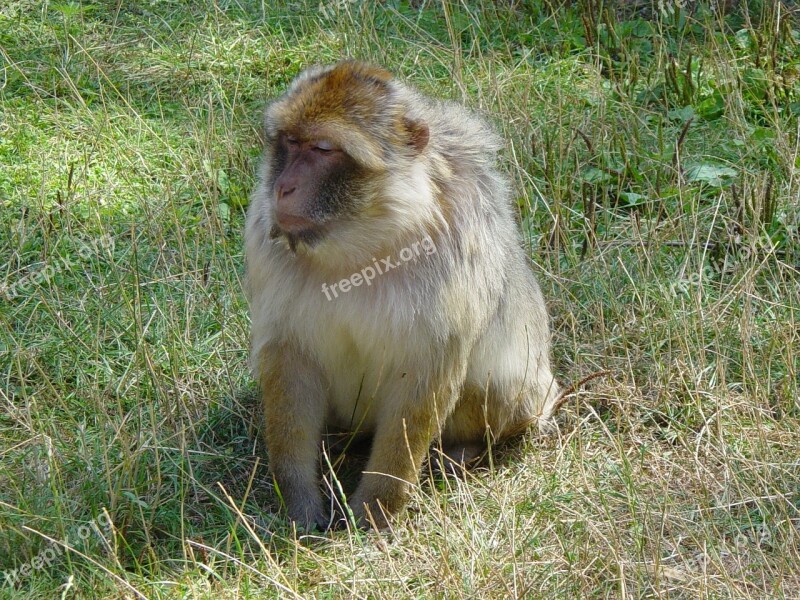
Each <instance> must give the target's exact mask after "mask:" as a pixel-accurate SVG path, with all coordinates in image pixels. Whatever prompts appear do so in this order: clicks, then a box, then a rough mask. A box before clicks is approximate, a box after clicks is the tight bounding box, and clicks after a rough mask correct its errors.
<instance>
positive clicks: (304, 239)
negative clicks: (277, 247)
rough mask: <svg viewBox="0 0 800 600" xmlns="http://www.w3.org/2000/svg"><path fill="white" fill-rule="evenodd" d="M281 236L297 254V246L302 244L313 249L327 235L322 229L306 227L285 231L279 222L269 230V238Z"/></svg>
mask: <svg viewBox="0 0 800 600" xmlns="http://www.w3.org/2000/svg"><path fill="white" fill-rule="evenodd" d="M280 237H283V238H285V239H286V243H287V244H288V246H289V250H291V251H292V252H293V253H294V254H297V248H298V246H299V245H300V244H302V245H304V246H305V247H307V248H308V249H309V250H313V249H314V247H315V246H317V245H318V244H319V243H320V242H321V241H322V239H323V238H324V237H325V236H324V232H323V230H322V229H304V230H302V231H294V232H289V231H284V230H283V229H281V228H280V227H279V226H278V225H277V224H273V225H272V228H271V229H270V231H269V238H270V239H271V240H274V239H278V238H280Z"/></svg>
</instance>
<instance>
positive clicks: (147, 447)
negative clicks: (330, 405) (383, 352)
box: [0, 0, 800, 598]
mask: <svg viewBox="0 0 800 600" xmlns="http://www.w3.org/2000/svg"><path fill="white" fill-rule="evenodd" d="M421 4H422V7H421V8H411V7H409V6H408V4H407V3H404V2H393V1H386V2H383V3H375V4H374V5H373V3H367V2H360V1H349V0H347V1H340V2H330V3H328V2H323V4H319V3H318V2H308V3H304V2H292V3H288V4H284V3H278V4H277V5H276V3H272V2H246V1H241V2H236V1H231V2H218V3H212V2H180V1H178V0H153V1H151V2H119V3H104V2H99V1H98V2H80V3H74V2H62V3H48V2H45V3H38V2H29V1H24V0H20V1H16V0H12V1H11V2H5V3H3V5H2V7H0V285H1V286H2V287H0V382H1V383H0V573H8V572H10V571H12V570H17V572H18V581H16V583H15V584H14V585H11V584H10V583H9V581H8V580H6V581H0V598H12V597H14V598H57V597H63V598H96V597H110V598H117V597H118V598H130V597H136V596H138V597H147V598H261V597H276V596H280V597H291V596H304V597H305V596H313V597H322V598H334V597H336V598H339V597H348V598H349V597H353V596H356V597H376V598H384V597H448V598H451V597H453V598H461V597H464V598H466V597H470V598H471V597H497V598H506V597H523V596H525V597H532V598H539V597H542V598H544V597H547V598H551V597H558V598H573V597H614V598H616V597H642V596H644V597H670V598H672V597H685V598H698V597H706V598H727V597H734V598H751V597H778V598H797V597H800V383H798V381H799V380H800V241H798V237H800V236H799V235H798V225H800V200H799V198H800V179H799V178H798V169H799V168H800V158H798V156H800V150H799V148H800V139H799V138H798V127H799V124H798V115H800V24H799V23H798V21H797V15H796V14H792V12H791V11H792V10H796V6H795V4H794V3H792V2H784V3H782V4H780V5H779V3H777V2H758V1H756V0H749V1H748V0H742V2H740V3H738V4H739V6H738V8H737V7H734V8H731V10H730V11H729V12H728V13H727V14H725V15H723V14H718V13H715V12H713V10H711V9H710V8H709V7H708V6H707V5H704V4H703V3H699V4H698V3H689V4H692V7H693V9H692V10H691V12H686V10H682V9H680V10H679V9H672V10H669V11H661V12H660V11H659V10H658V9H657V7H655V8H654V6H655V4H656V3H652V4H650V3H646V2H633V3H631V2H619V3H618V4H619V6H617V9H618V10H615V9H614V8H613V7H612V8H611V9H609V8H608V6H606V5H604V4H602V2H601V0H581V1H580V2H577V3H575V4H576V5H575V6H572V5H569V6H561V7H559V6H557V5H558V4H559V3H558V2H541V3H540V2H519V3H502V2H497V3H495V2H489V1H486V2H475V3H449V2H448V3H445V4H442V3H436V2H423V3H421ZM665 4H667V5H668V6H671V5H673V4H674V3H671V2H666V3H665ZM343 56H356V57H359V58H363V59H370V60H375V61H378V62H381V63H383V64H384V65H386V66H387V67H389V68H390V69H391V70H393V71H394V72H396V73H398V74H399V75H400V76H402V77H404V78H406V79H408V80H409V81H411V82H412V83H413V84H415V85H417V86H418V87H420V88H421V89H422V90H424V91H425V92H426V93H430V94H433V95H435V96H438V97H448V98H454V99H457V100H459V101H462V102H465V103H466V104H468V105H470V106H472V107H474V108H475V109H477V110H480V111H482V112H484V113H485V114H487V115H488V116H489V117H490V118H491V119H492V120H493V122H494V123H496V125H497V127H498V129H499V130H500V131H501V132H502V134H503V136H504V138H505V139H506V141H507V147H506V150H505V152H504V153H503V156H502V167H503V168H504V169H505V170H506V171H507V172H508V173H509V174H510V175H511V176H512V178H513V181H514V184H515V190H516V194H517V199H518V202H519V205H520V209H521V216H522V219H521V224H522V227H523V231H524V233H525V235H526V238H527V239H528V241H529V242H530V245H531V252H532V256H533V258H534V262H535V265H536V270H537V272H538V276H539V279H540V281H541V282H542V285H543V287H544V290H545V294H546V296H547V298H548V301H549V304H550V307H551V312H552V315H553V320H554V328H555V337H554V339H555V349H554V354H555V359H556V364H557V372H558V376H559V378H560V379H561V380H562V381H563V382H565V383H569V382H571V381H577V380H579V379H581V378H582V377H584V376H587V375H589V374H591V373H594V372H597V371H601V370H608V371H609V372H610V374H609V375H608V376H605V377H600V378H597V379H595V380H593V381H591V382H590V383H588V384H587V385H586V386H585V387H584V388H583V389H581V390H580V391H579V392H578V393H576V394H575V395H574V396H573V397H572V398H571V400H570V402H569V403H568V404H567V405H566V407H565V410H564V413H563V422H562V426H561V434H560V436H559V437H558V438H557V439H552V440H541V439H538V438H537V437H536V436H535V435H533V433H531V434H530V435H528V436H526V437H525V438H524V439H523V440H521V442H520V443H518V444H516V445H511V446H508V447H504V448H500V449H498V450H497V452H496V454H495V456H494V459H495V460H494V461H493V462H492V463H490V466H489V467H486V468H483V469H478V470H476V471H474V472H473V473H471V474H470V475H469V476H468V477H467V479H466V480H464V481H451V480H446V481H442V480H440V479H435V478H434V479H430V478H425V479H423V481H422V483H421V484H420V487H419V491H418V493H415V495H414V498H413V500H412V502H411V504H410V507H409V509H408V511H407V512H406V513H404V515H403V517H402V518H401V519H400V521H399V522H398V523H397V527H396V529H395V531H394V533H393V534H387V535H383V536H377V535H375V534H363V533H347V532H336V533H332V534H329V535H326V536H323V537H321V538H320V539H314V540H308V539H305V540H297V539H296V537H295V536H294V535H293V533H292V531H291V529H290V528H289V527H288V525H287V523H286V521H285V519H284V518H283V517H282V515H281V514H280V513H279V512H278V499H277V496H276V494H275V493H274V491H273V489H272V484H271V479H270V477H269V474H268V469H267V457H266V454H265V452H264V449H263V446H262V444H261V442H260V440H259V435H258V434H259V430H260V427H261V421H260V415H259V411H258V400H257V392H256V389H255V385H254V383H253V382H252V380H251V378H250V375H249V373H248V370H247V366H246V348H247V336H248V321H247V310H246V304H245V301H244V299H243V295H242V291H241V279H242V275H243V260H242V258H243V257H242V230H243V213H244V209H245V207H246V204H247V197H248V193H249V190H250V189H251V188H252V185H253V174H254V170H255V165H256V162H257V157H258V153H259V146H260V141H259V135H260V118H261V109H262V107H263V105H264V103H265V101H266V100H267V99H268V98H269V97H271V96H273V95H276V94H278V93H279V92H280V91H281V90H282V89H283V87H284V86H285V85H286V84H287V83H288V82H289V81H290V80H291V79H292V77H293V76H294V75H296V74H297V73H298V72H299V71H300V70H301V69H302V68H303V67H304V66H306V65H309V64H312V63H315V62H330V61H333V60H336V59H338V58H340V57H343ZM106 519H110V522H111V523H112V525H111V526H110V527H109V526H107V522H106ZM87 526H88V527H90V529H87V528H86V527H87ZM51 540H53V541H51ZM51 556H52V560H48V561H47V562H48V563H49V564H43V563H42V562H41V561H42V560H43V559H49V558H50V557H51ZM37 560H38V561H39V562H38V563H37V562H36V561H37ZM34 564H38V567H31V565H34ZM25 565H28V568H29V569H30V570H29V571H27V572H26V573H25V574H20V573H19V570H20V569H21V568H23V567H25ZM0 577H2V575H0Z"/></svg>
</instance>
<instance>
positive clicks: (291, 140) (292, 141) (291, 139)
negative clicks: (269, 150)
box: [286, 135, 300, 146]
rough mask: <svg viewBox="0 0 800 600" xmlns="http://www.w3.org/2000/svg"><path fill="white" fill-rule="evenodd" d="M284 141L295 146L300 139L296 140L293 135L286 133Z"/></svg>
mask: <svg viewBox="0 0 800 600" xmlns="http://www.w3.org/2000/svg"><path fill="white" fill-rule="evenodd" d="M286 143H287V144H289V145H290V146H296V145H297V144H299V143H300V140H298V139H297V138H296V137H294V136H293V135H287V136H286Z"/></svg>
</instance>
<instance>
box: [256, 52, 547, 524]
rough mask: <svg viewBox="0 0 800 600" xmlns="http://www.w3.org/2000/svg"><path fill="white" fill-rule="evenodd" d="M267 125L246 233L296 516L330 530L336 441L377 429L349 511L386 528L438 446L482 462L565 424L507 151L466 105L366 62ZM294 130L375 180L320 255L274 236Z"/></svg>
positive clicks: (273, 447)
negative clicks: (523, 431)
mask: <svg viewBox="0 0 800 600" xmlns="http://www.w3.org/2000/svg"><path fill="white" fill-rule="evenodd" d="M365 81H366V82H367V83H366V84H364V82H365ZM265 122H266V130H267V139H268V143H267V146H266V149H265V152H264V161H263V163H262V165H263V166H262V167H261V172H260V181H261V183H260V185H259V187H258V189H257V190H256V191H255V193H254V195H253V198H252V203H251V205H250V208H249V212H248V217H247V227H246V234H245V237H246V256H247V294H248V299H249V303H250V311H251V319H252V347H251V361H252V368H253V371H254V374H255V376H256V378H257V379H258V380H259V381H260V382H261V385H262V389H263V394H264V408H265V414H266V439H267V446H268V451H269V453H270V464H271V467H272V470H273V473H274V476H275V480H276V482H277V484H278V486H279V488H280V492H281V495H282V497H283V499H284V501H285V502H286V505H287V508H288V511H289V515H290V517H291V518H292V519H294V520H296V521H298V522H299V523H300V524H302V525H305V526H312V525H314V524H317V525H323V524H324V523H326V522H327V517H326V514H325V512H324V510H323V502H322V496H321V494H320V490H319V483H318V476H319V475H318V444H319V440H320V437H321V434H322V433H323V430H324V428H325V427H326V425H328V424H330V425H335V426H336V427H340V428H346V429H350V430H358V431H368V432H372V433H373V434H374V438H373V446H372V453H371V456H370V459H369V463H368V465H367V468H366V470H365V475H364V476H363V479H362V481H361V483H360V484H359V486H358V488H357V490H356V492H355V494H354V495H353V497H352V498H350V505H351V507H352V508H353V510H354V513H355V514H356V517H358V518H361V519H365V518H369V516H370V514H371V517H372V518H373V519H374V521H375V522H376V524H377V525H378V526H382V525H385V524H386V519H387V517H388V516H390V515H391V514H392V513H395V512H397V511H398V510H399V509H400V508H402V506H403V504H404V503H405V501H406V498H407V493H408V489H409V486H410V485H412V484H413V483H414V482H415V481H416V479H417V476H418V472H419V469H420V467H421V464H422V462H423V460H424V458H425V455H426V452H427V451H428V449H429V447H430V444H431V443H432V442H433V441H435V440H437V439H440V440H441V442H442V444H443V446H444V447H445V448H446V449H449V450H450V451H451V452H452V453H453V455H455V454H459V453H460V454H459V456H464V457H469V456H472V455H474V454H475V453H476V452H477V449H479V448H480V447H481V446H483V447H485V445H486V443H487V440H488V441H497V440H500V439H502V438H503V437H504V436H506V435H508V434H509V433H511V432H512V431H514V430H517V429H518V428H519V427H520V425H521V424H524V423H526V422H535V421H536V420H537V418H538V423H539V426H540V428H541V429H545V428H547V427H548V426H549V424H550V423H551V417H552V414H551V413H552V409H553V403H554V400H555V398H556V397H557V395H558V387H557V384H556V382H555V380H554V378H553V375H552V372H551V368H550V358H549V353H550V333H549V327H548V316H547V312H546V308H545V303H544V300H543V298H542V294H541V291H540V289H539V286H538V285H537V283H536V281H535V279H534V276H533V274H532V272H531V270H530V268H529V265H528V257H527V256H526V254H525V252H524V250H523V247H522V243H521V240H520V237H519V235H518V233H517V229H516V224H515V219H514V212H513V210H514V209H513V207H512V204H511V201H510V197H509V191H508V182H507V180H506V178H505V177H504V176H502V175H501V174H500V173H499V172H498V170H497V169H496V166H495V161H496V156H495V155H496V152H497V150H498V149H499V147H500V141H499V139H498V137H497V136H496V135H495V133H494V132H493V131H492V129H491V128H490V127H489V126H488V125H487V124H486V122H484V121H483V120H482V119H480V118H479V117H477V116H476V115H474V114H472V113H471V112H468V111H467V110H466V109H464V108H463V107H461V106H459V105H456V104H454V103H450V102H438V101H433V100H429V99H427V98H424V97H423V96H421V95H419V94H418V93H417V92H415V91H413V90H412V89H410V88H409V87H407V86H405V85H404V84H402V83H400V82H398V81H397V80H396V79H393V78H392V77H391V75H390V74H389V73H387V72H386V71H383V70H382V69H378V68H375V67H371V66H369V65H364V64H362V63H352V62H350V63H340V64H338V65H334V66H329V67H314V68H311V69H309V70H308V71H306V72H304V73H303V74H301V75H300V76H299V77H298V78H297V79H296V80H295V82H294V83H293V84H292V85H291V87H290V88H289V90H288V91H287V92H286V94H285V95H284V96H282V97H281V98H279V99H278V100H277V101H275V102H274V103H273V104H271V105H270V106H269V107H268V109H267V115H266V120H265ZM409 124H411V125H409ZM286 127H294V128H307V129H309V130H312V131H313V130H314V129H315V128H316V127H321V128H323V129H324V130H325V131H327V132H331V131H333V132H335V133H334V134H331V135H338V136H340V137H338V138H337V139H338V140H339V141H340V143H341V144H342V147H344V148H345V149H346V150H347V152H348V154H350V155H351V156H352V157H353V158H355V159H356V160H357V161H359V164H361V165H364V166H365V167H367V168H368V169H369V173H370V181H369V182H367V184H366V186H364V185H362V186H361V187H360V188H359V189H361V190H362V193H363V197H362V198H359V199H357V200H358V212H357V215H356V216H352V215H349V216H347V217H344V218H342V219H341V220H340V221H337V222H334V223H333V224H331V226H330V227H329V228H327V230H326V234H325V235H324V236H323V237H322V238H321V239H320V240H318V241H317V242H316V243H315V244H314V245H313V247H308V246H305V245H303V244H300V245H299V246H298V247H296V248H293V247H290V246H289V244H287V242H286V240H285V239H284V238H282V237H280V236H278V237H277V238H274V236H273V237H271V236H270V232H271V231H273V232H274V225H275V216H274V211H275V208H274V205H275V200H274V193H273V190H272V189H271V187H270V182H274V180H275V175H276V174H275V173H272V172H271V165H272V164H273V160H272V153H273V151H274V142H273V141H272V140H275V138H276V135H277V133H278V132H279V131H281V130H282V129H283V128H286ZM404 127H405V129H404ZM424 128H427V133H428V136H429V137H428V138H425V136H424V133H425V130H424ZM409 132H410V133H409ZM420 132H422V133H420ZM403 136H406V138H408V139H406V138H404V137H403ZM409 136H410V138H409ZM415 136H416V138H415ZM419 140H422V141H421V142H419ZM420 146H421V148H419V147H420ZM362 183H363V182H362ZM424 238H430V240H432V243H433V244H434V245H435V252H432V253H430V254H426V253H420V255H419V256H417V257H415V258H414V259H413V260H412V261H410V262H406V263H403V264H401V265H400V266H398V267H396V268H394V269H392V270H390V271H388V272H386V273H384V274H383V275H378V276H377V277H376V278H375V279H374V280H372V282H371V285H369V286H367V285H361V286H360V287H354V288H353V289H351V290H350V291H348V292H347V293H342V294H340V295H339V296H338V297H336V298H331V299H330V300H329V299H328V297H326V295H325V294H324V293H323V291H322V286H323V284H328V285H330V284H331V283H333V282H338V281H339V280H341V279H344V278H347V277H350V275H351V274H353V273H355V272H358V271H360V270H362V269H363V268H364V267H365V266H368V265H372V264H373V261H374V259H376V258H377V259H378V260H380V259H381V258H382V257H387V256H390V257H392V259H393V261H395V262H398V256H399V254H400V252H401V250H402V249H404V248H410V247H412V245H413V244H415V243H416V244H417V245H419V242H420V240H422V239H424Z"/></svg>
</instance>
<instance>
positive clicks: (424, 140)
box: [403, 117, 431, 152]
mask: <svg viewBox="0 0 800 600" xmlns="http://www.w3.org/2000/svg"><path fill="white" fill-rule="evenodd" d="M403 125H405V128H406V131H407V132H408V145H409V146H412V147H413V148H414V149H415V150H416V151H417V152H422V151H423V150H424V149H425V146H427V145H428V141H429V140H430V138H431V132H430V130H429V129H428V124H427V123H423V122H422V121H414V120H413V119H409V118H408V117H406V118H405V119H403Z"/></svg>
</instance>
